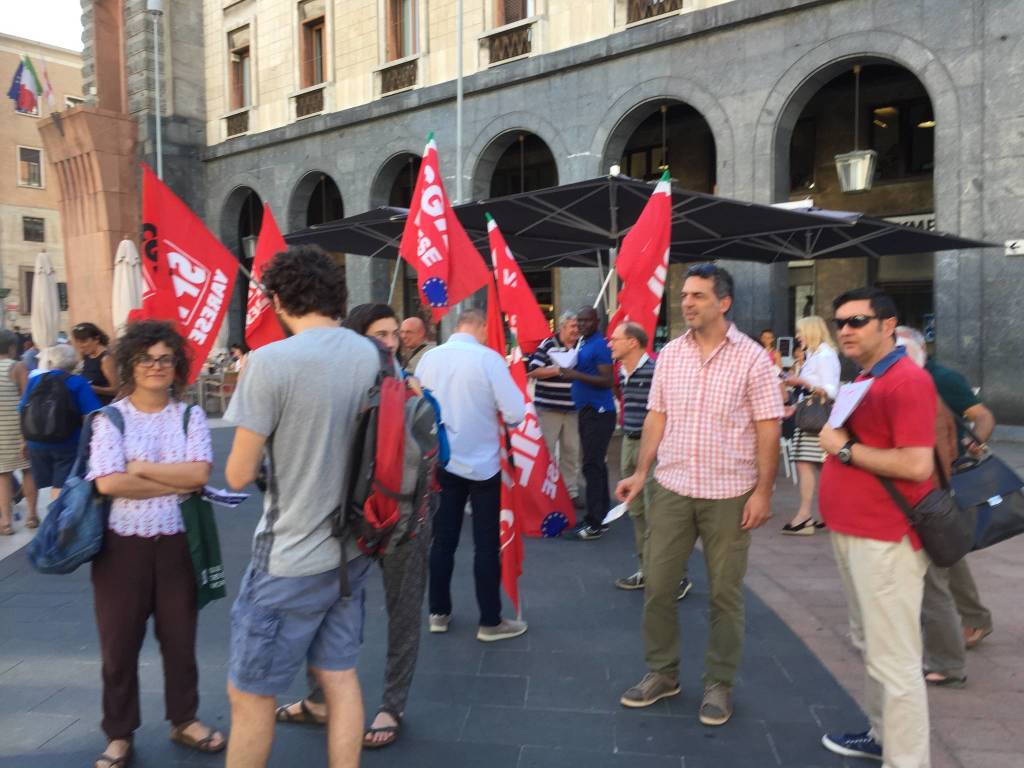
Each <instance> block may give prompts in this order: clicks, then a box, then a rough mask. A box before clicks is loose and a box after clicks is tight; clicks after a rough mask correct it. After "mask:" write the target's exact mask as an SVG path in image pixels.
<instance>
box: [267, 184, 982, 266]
mask: <svg viewBox="0 0 1024 768" xmlns="http://www.w3.org/2000/svg"><path fill="white" fill-rule="evenodd" d="M651 190H652V184H648V183H646V182H643V181H638V180H636V179H631V178H628V177H625V176H603V177H600V178H596V179H590V180H587V181H579V182H575V183H572V184H564V185H562V186H559V187H549V188H547V189H539V190H535V191H533V192H523V193H520V194H515V195H508V196H505V197H498V198H492V199H490V200H483V201H480V202H475V203H466V204H463V205H459V206H456V207H455V211H456V213H457V215H458V217H459V220H460V221H461V222H462V224H463V226H464V227H465V228H466V231H467V232H468V233H469V236H470V237H471V238H472V239H473V242H474V244H475V245H476V246H477V248H478V249H479V250H480V252H481V254H484V255H486V253H487V227H486V222H485V220H484V213H490V214H491V215H492V216H494V218H495V220H496V221H497V222H498V226H499V227H500V228H501V231H502V234H503V235H504V236H505V239H506V241H507V242H508V245H509V247H510V248H511V249H512V252H513V253H514V254H515V256H516V259H517V260H518V261H519V263H520V264H522V265H523V266H525V267H530V266H534V267H571V266H587V267H592V266H594V265H595V263H596V262H597V258H596V256H595V252H596V251H603V250H607V249H609V248H615V247H618V245H619V244H620V243H621V240H622V237H623V236H624V235H625V234H626V233H627V232H628V231H629V229H630V227H631V226H632V225H633V223H634V222H635V221H636V220H637V218H638V217H639V216H640V211H641V210H642V209H643V207H644V205H645V204H646V202H647V200H648V198H649V197H650V195H651ZM406 214H407V211H405V209H402V208H378V209H376V210H373V211H369V212H367V213H363V214H359V215H358V216H352V217H350V218H347V219H341V220H339V221H335V222H331V223H328V224H323V225H320V226H317V227H310V228H309V229H304V230H300V231H298V232H294V233H292V234H290V235H286V236H285V240H287V241H288V242H289V243H293V244H297V243H317V244H319V245H321V246H322V247H324V248H325V249H327V250H331V251H343V252H346V253H356V254H361V255H366V256H379V257H384V258H395V257H396V256H397V252H398V243H399V241H400V240H401V237H402V228H403V226H404V223H405V216H406ZM988 247H993V244H991V243H984V242H980V241H977V240H968V239H965V238H961V237H956V236H954V235H947V234H944V233H941V232H928V231H924V230H920V229H916V228H914V227H908V226H904V225H901V224H895V223H892V222H888V221H883V220H881V219H874V218H871V217H868V216H864V215H862V214H859V213H849V212H843V211H823V210H813V209H812V210H789V209H786V208H777V207H773V206H770V205H759V204H756V203H746V202H743V201H740V200H733V199H731V198H726V197H718V196H715V195H709V194H704V193H701V192H689V191H686V190H681V189H678V188H676V187H673V189H672V246H671V254H670V258H671V260H672V261H702V260H712V259H729V260H739V261H755V262H761V263H773V262H779V261H795V260H805V259H819V258H848V257H853V256H885V255H894V254H907V253H929V252H933V251H947V250H962V249H966V248H988Z"/></svg>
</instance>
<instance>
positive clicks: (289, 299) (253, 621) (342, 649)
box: [224, 246, 380, 768]
mask: <svg viewBox="0 0 1024 768" xmlns="http://www.w3.org/2000/svg"><path fill="white" fill-rule="evenodd" d="M262 277H263V284H264V288H265V290H266V292H267V294H268V295H269V296H270V298H271V300H272V301H273V303H274V309H275V311H276V312H277V314H278V317H279V319H280V321H281V323H282V325H283V326H284V327H285V329H286V330H287V331H289V332H290V333H291V337H290V338H287V339H284V340H282V341H278V342H275V343H273V344H269V345H267V346H265V347H262V348H260V349H257V350H256V351H254V352H252V353H251V354H250V355H249V358H248V361H247V363H246V366H245V369H244V370H243V372H242V374H241V376H240V377H239V382H238V389H237V390H236V392H235V394H234V396H233V398H232V400H231V405H230V407H229V408H228V411H227V414H225V416H226V418H227V419H228V420H229V421H232V422H234V423H235V424H236V425H237V426H238V429H237V430H236V433H235V441H234V444H233V446H232V448H231V455H230V456H229V457H228V462H227V466H226V468H225V471H224V474H225V476H226V478H227V481H228V485H230V486H231V487H232V488H236V489H240V488H243V487H245V486H246V485H248V484H249V483H250V482H252V481H253V480H254V479H255V478H256V475H257V473H258V471H259V467H260V463H261V460H262V458H263V456H264V454H265V455H266V458H267V459H268V460H269V461H268V467H269V470H268V473H267V492H266V494H265V498H264V504H263V515H262V516H261V517H260V521H259V524H258V525H257V526H256V534H255V537H254V539H253V553H252V562H251V563H250V564H249V568H248V569H247V571H246V573H245V576H244V578H243V580H242V584H241V586H240V588H239V594H238V598H237V599H236V601H235V604H234V606H233V608H232V610H231V659H230V663H229V672H228V696H229V698H230V700H231V715H232V723H231V726H232V727H231V733H232V739H231V741H230V743H229V744H228V755H227V768H252V767H253V766H256V767H257V768H258V767H259V766H265V765H266V763H267V758H268V756H269V754H270V746H271V743H272V740H273V733H274V710H275V706H276V699H275V697H276V696H277V695H279V694H282V693H284V692H285V691H287V689H288V688H289V686H290V685H291V683H292V680H293V679H294V677H295V674H296V672H298V670H299V669H300V667H301V666H302V664H303V663H304V662H305V661H306V660H307V659H308V662H309V667H310V669H311V670H312V671H313V673H314V674H315V675H316V677H317V679H318V681H319V683H320V686H321V687H322V688H323V691H324V696H325V698H326V701H327V708H328V721H327V739H328V754H330V755H331V756H332V762H331V765H332V766H333V765H336V764H337V765H350V764H351V765H355V764H356V763H357V762H358V759H359V746H360V741H361V739H360V736H361V734H362V728H363V712H362V694H361V692H360V689H359V680H358V678H357V677H356V674H355V663H356V659H357V657H358V654H359V646H360V643H361V641H362V625H363V584H364V581H365V578H366V573H367V571H368V570H369V566H370V561H369V559H368V558H366V557H363V556H361V555H360V554H359V551H358V549H357V548H356V547H355V545H354V544H353V545H351V546H350V547H346V548H345V559H346V560H347V563H343V562H342V547H341V545H340V544H339V542H338V540H337V539H335V538H334V537H333V536H332V535H331V528H332V526H331V518H332V513H333V511H334V510H335V509H336V508H337V507H338V505H339V504H340V503H341V502H342V494H343V492H344V489H345V488H346V486H347V481H348V468H349V460H350V457H351V455H352V451H353V450H358V449H359V448H360V446H354V445H353V439H352V438H353V435H354V431H355V430H354V427H355V424H356V421H357V416H358V414H359V412H360V410H361V409H362V408H363V407H364V406H365V404H366V399H367V393H368V391H369V389H370V387H371V386H372V385H373V383H374V381H375V379H376V376H377V372H378V371H379V370H380V356H379V354H378V351H377V348H376V347H375V346H374V344H373V342H371V341H370V340H369V339H367V338H365V337H363V336H360V335H358V334H356V333H354V332H352V331H349V330H347V329H343V328H339V327H338V321H337V318H338V317H339V316H340V315H341V313H342V310H343V307H344V302H345V284H344V276H343V274H342V273H341V270H340V268H339V267H338V266H337V265H336V264H335V263H334V261H333V260H332V259H331V258H330V257H329V256H328V255H327V254H325V253H324V252H323V251H322V250H320V249H319V248H317V247H315V246H305V247H297V248H291V249H289V250H288V251H285V252H283V253H279V254H277V255H276V256H275V257H274V258H273V260H271V262H270V263H269V264H268V265H267V266H266V268H265V269H264V271H263V276H262ZM341 568H346V569H347V576H348V579H347V581H348V583H349V586H350V588H351V595H349V596H345V595H343V594H342V587H341V573H340V569H341ZM339 758H341V759H340V761H339Z"/></svg>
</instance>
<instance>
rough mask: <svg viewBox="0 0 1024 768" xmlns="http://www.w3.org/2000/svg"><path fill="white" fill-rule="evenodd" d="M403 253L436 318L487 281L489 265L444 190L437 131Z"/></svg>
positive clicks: (430, 144) (418, 186)
mask: <svg viewBox="0 0 1024 768" xmlns="http://www.w3.org/2000/svg"><path fill="white" fill-rule="evenodd" d="M398 253H399V255H401V257H402V258H403V259H405V261H406V262H407V263H408V264H409V265H410V266H412V268H413V269H415V270H416V283H417V285H418V286H419V289H420V298H421V299H422V300H423V304H424V306H429V307H430V308H431V311H432V313H433V319H434V322H437V321H438V320H440V319H441V318H442V317H444V316H445V315H446V314H448V310H449V308H450V307H451V306H452V305H454V304H457V303H459V302H460V301H462V300H463V299H464V298H466V297H467V296H469V295H470V294H471V293H473V292H474V291H476V290H477V289H479V288H483V287H484V285H486V284H487V279H488V277H489V275H488V270H487V265H486V264H484V261H483V259H482V258H480V253H479V251H477V249H476V248H475V247H473V243H472V241H470V239H469V235H467V234H466V230H464V229H463V228H462V224H460V223H459V220H458V218H456V216H455V212H454V211H453V210H452V206H451V204H450V203H449V201H448V196H447V195H446V194H445V191H444V183H443V182H442V179H441V170H440V164H439V162H438V158H437V143H436V142H435V141H434V135H433V134H431V135H430V136H429V137H428V138H427V147H426V149H425V150H424V151H423V162H422V163H421V164H420V174H419V177H418V178H417V179H416V187H415V189H414V190H413V195H412V204H411V205H410V206H409V216H408V218H407V219H406V221H405V229H404V230H403V231H402V242H401V244H400V245H399V248H398Z"/></svg>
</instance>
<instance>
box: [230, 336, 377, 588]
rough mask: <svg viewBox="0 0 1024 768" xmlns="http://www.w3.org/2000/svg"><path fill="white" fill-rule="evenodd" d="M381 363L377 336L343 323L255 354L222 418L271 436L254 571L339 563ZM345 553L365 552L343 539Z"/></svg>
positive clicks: (295, 570)
mask: <svg viewBox="0 0 1024 768" xmlns="http://www.w3.org/2000/svg"><path fill="white" fill-rule="evenodd" d="M378 370H380V356H379V354H378V352H377V349H376V347H375V346H374V344H373V342H371V341H370V340H369V339H366V338H364V337H363V336H360V335H359V334H357V333H354V332H353V331H350V330H348V329H346V328H312V329H310V330H307V331H303V332H302V333H299V334H297V335H295V336H292V337H291V338H288V339H285V340H283V341H279V342H276V343H274V344H269V345H267V346H266V347H262V348H260V349H257V350H256V351H254V352H252V353H251V354H250V355H249V360H248V362H247V363H246V366H245V372H244V373H243V374H242V375H241V376H240V377H239V382H238V389H237V390H236V391H235V394H234V396H233V397H232V398H231V405H230V406H229V407H228V411H227V413H226V414H225V418H226V419H228V420H229V421H231V422H232V423H234V424H237V425H238V426H240V427H245V428H246V429H248V430H250V431H252V432H256V433H257V434H260V435H265V436H266V437H267V449H266V451H267V458H268V459H269V473H268V477H267V483H268V487H267V493H266V494H265V496H264V499H263V516H262V517H261V518H260V522H259V525H258V526H257V527H256V535H255V537H254V539H253V551H252V564H253V567H254V568H256V569H257V570H261V571H265V572H267V573H269V574H270V575H271V576H312V575H315V574H318V573H325V572H327V571H330V570H332V569H334V568H337V567H338V566H339V564H340V562H341V547H340V545H339V543H338V541H337V539H335V538H334V537H333V536H331V520H330V518H331V512H332V511H333V510H334V509H335V508H336V507H337V506H338V503H339V502H340V501H341V494H342V491H343V489H344V488H345V487H346V485H347V482H348V469H349V460H350V457H351V451H352V437H353V433H354V430H355V425H356V416H357V415H358V413H359V411H360V409H361V408H362V407H363V406H364V405H365V402H366V393H367V391H368V390H369V388H370V387H371V386H372V385H373V382H374V379H375V377H376V375H377V371H378ZM348 550H352V551H348ZM346 555H347V556H348V557H349V558H350V559H351V558H354V557H357V556H358V555H359V551H358V549H357V548H356V547H355V546H350V547H346Z"/></svg>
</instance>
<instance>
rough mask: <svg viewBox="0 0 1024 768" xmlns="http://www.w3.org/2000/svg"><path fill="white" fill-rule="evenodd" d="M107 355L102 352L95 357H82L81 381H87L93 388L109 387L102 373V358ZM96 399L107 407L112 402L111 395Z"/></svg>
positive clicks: (105, 352) (98, 395) (100, 396)
mask: <svg viewBox="0 0 1024 768" xmlns="http://www.w3.org/2000/svg"><path fill="white" fill-rule="evenodd" d="M108 354H109V353H108V352H107V351H106V350H104V351H103V352H100V353H99V354H98V355H96V357H83V358H82V373H81V376H82V378H83V379H85V380H86V381H88V382H89V383H90V384H92V385H93V386H95V387H109V386H110V382H109V381H108V380H107V376H106V374H104V373H103V358H104V357H106V356H107V355H108ZM96 397H98V398H99V399H100V402H101V403H103V404H104V405H109V404H110V403H111V402H112V401H113V399H114V398H113V397H112V396H111V395H100V394H97V395H96Z"/></svg>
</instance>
